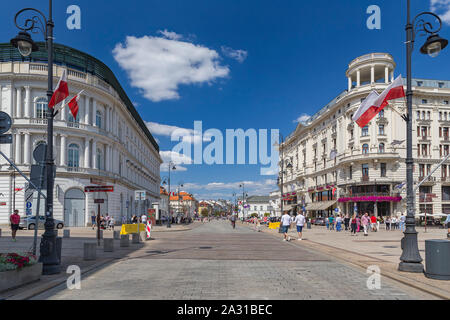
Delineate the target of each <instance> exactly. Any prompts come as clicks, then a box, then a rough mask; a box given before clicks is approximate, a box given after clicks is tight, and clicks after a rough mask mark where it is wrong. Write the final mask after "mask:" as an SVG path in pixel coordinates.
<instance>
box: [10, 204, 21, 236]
mask: <svg viewBox="0 0 450 320" xmlns="http://www.w3.org/2000/svg"><path fill="white" fill-rule="evenodd" d="M9 221H10V222H11V235H12V241H17V240H16V233H17V230H19V224H20V216H19V210H14V213H13V214H12V215H11V216H10V217H9Z"/></svg>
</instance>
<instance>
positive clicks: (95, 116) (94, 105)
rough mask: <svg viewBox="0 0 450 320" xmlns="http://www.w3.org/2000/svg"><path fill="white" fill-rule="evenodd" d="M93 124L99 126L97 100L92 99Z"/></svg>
mask: <svg viewBox="0 0 450 320" xmlns="http://www.w3.org/2000/svg"><path fill="white" fill-rule="evenodd" d="M92 125H93V126H97V101H95V99H92Z"/></svg>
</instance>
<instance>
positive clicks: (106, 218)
mask: <svg viewBox="0 0 450 320" xmlns="http://www.w3.org/2000/svg"><path fill="white" fill-rule="evenodd" d="M109 219H111V217H110V216H109V214H108V213H107V214H106V217H105V230H106V229H109Z"/></svg>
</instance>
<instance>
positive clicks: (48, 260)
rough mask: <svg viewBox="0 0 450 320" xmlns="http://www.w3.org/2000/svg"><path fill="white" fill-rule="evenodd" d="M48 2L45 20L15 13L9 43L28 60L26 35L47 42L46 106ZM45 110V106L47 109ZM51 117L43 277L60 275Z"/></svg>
mask: <svg viewBox="0 0 450 320" xmlns="http://www.w3.org/2000/svg"><path fill="white" fill-rule="evenodd" d="M52 10H53V6H52V0H49V11H48V18H46V16H45V15H44V14H43V13H42V12H41V11H39V10H37V9H34V8H25V9H22V10H20V11H19V12H17V13H16V16H15V17H14V23H15V25H16V26H17V28H18V29H19V30H21V31H20V32H19V34H18V35H17V36H16V37H15V38H14V39H11V44H12V45H13V46H14V47H16V48H17V49H18V50H19V52H20V54H21V55H22V56H24V57H27V56H29V55H30V54H31V53H32V52H34V51H38V50H39V48H38V46H37V45H36V43H34V41H33V39H32V38H31V36H30V34H29V33H28V31H31V32H33V33H37V32H38V31H41V32H42V33H43V35H44V38H45V40H46V42H47V52H48V87H47V98H48V103H50V100H51V98H52V95H53V27H54V23H53V19H52ZM22 13H30V15H31V18H28V19H26V20H25V22H23V24H20V25H19V23H18V17H19V16H20V15H21V14H22ZM47 106H48V105H47ZM54 116H55V114H54V113H53V109H51V108H48V110H47V146H48V147H47V154H46V161H45V165H46V174H47V177H46V180H47V197H46V199H45V232H44V234H43V235H42V239H41V244H40V257H39V261H40V262H42V263H43V268H42V273H43V274H46V275H48V274H56V273H60V272H61V270H60V263H61V262H60V261H59V258H58V254H57V251H56V236H57V232H56V231H55V222H54V220H53V185H54V176H53V172H54V170H53V169H54V160H53V118H54Z"/></svg>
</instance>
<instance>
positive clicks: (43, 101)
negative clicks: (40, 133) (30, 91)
mask: <svg viewBox="0 0 450 320" xmlns="http://www.w3.org/2000/svg"><path fill="white" fill-rule="evenodd" d="M47 105H48V103H47V98H39V99H37V100H36V118H39V119H47V111H48V107H47Z"/></svg>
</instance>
